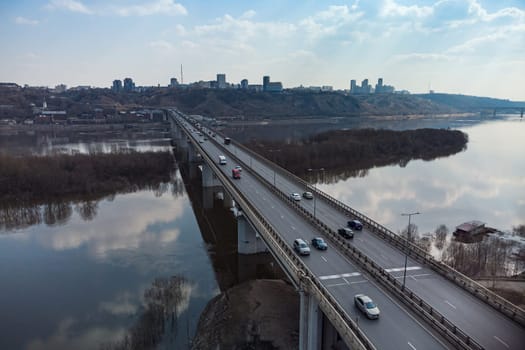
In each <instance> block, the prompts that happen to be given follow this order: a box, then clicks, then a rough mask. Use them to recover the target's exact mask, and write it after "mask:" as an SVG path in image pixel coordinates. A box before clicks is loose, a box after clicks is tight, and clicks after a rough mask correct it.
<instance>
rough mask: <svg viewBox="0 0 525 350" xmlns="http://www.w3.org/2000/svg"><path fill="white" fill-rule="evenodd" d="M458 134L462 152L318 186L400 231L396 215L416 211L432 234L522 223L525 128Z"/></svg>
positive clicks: (487, 127)
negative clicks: (465, 226)
mask: <svg viewBox="0 0 525 350" xmlns="http://www.w3.org/2000/svg"><path fill="white" fill-rule="evenodd" d="M462 131H464V132H466V133H468V135H469V140H470V141H469V148H468V149H467V150H466V151H465V152H462V153H458V154H456V155H454V156H452V157H448V158H439V159H436V160H433V161H422V160H415V161H411V162H410V163H409V164H407V165H406V167H398V166H387V167H382V168H373V169H370V170H369V171H368V174H367V176H366V177H356V178H351V179H348V180H342V181H341V180H339V181H337V182H335V183H320V184H318V187H319V188H321V189H322V190H324V191H326V192H328V193H329V194H331V195H332V196H334V197H336V198H338V199H339V200H342V201H343V202H345V203H348V204H350V205H351V206H352V207H354V208H356V209H357V210H359V211H361V212H363V213H366V214H368V215H369V216H371V217H372V218H374V219H375V220H376V221H378V222H380V223H382V224H384V225H385V226H387V227H390V228H391V229H393V230H394V231H398V232H399V231H401V230H402V229H403V228H405V227H406V224H407V223H406V220H405V218H403V217H401V216H400V214H401V213H402V212H406V211H414V210H416V211H420V212H421V213H422V215H418V217H417V218H416V223H417V225H418V226H419V227H420V231H421V232H433V231H434V230H435V228H436V227H438V226H439V225H440V224H445V225H447V226H448V227H449V228H451V229H452V231H453V228H454V227H455V226H457V225H459V224H461V223H463V222H465V221H470V220H480V221H483V222H486V223H487V226H489V227H495V228H498V229H501V230H506V231H510V229H511V227H512V226H517V225H519V224H523V223H524V222H523V220H524V219H523V218H524V217H525V202H524V201H523V194H524V193H525V177H524V176H523V174H525V162H523V161H522V156H521V154H520V152H521V150H523V149H524V148H525V139H524V138H523V134H524V132H525V124H524V123H522V122H521V121H520V120H516V119H510V120H506V121H495V122H492V123H485V124H479V125H475V126H472V127H467V128H463V129H462ZM328 179H330V178H329V177H328Z"/></svg>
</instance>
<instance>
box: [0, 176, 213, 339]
mask: <svg viewBox="0 0 525 350" xmlns="http://www.w3.org/2000/svg"><path fill="white" fill-rule="evenodd" d="M175 178H176V179H177V180H176V181H177V183H180V184H182V179H181V177H180V174H179V173H177V174H175ZM175 187H177V186H174V185H172V184H168V185H166V186H163V187H162V190H157V191H139V192H135V193H129V194H125V195H122V194H119V195H115V196H113V197H110V198H105V199H100V200H97V201H86V202H81V203H68V202H65V203H52V204H50V205H44V206H40V207H39V206H33V207H31V206H30V207H26V208H19V209H18V211H16V214H13V213H12V210H13V209H12V208H8V210H7V211H4V212H3V216H4V217H9V218H11V219H10V220H11V221H9V220H8V222H11V223H13V226H16V225H15V224H14V223H15V222H16V223H20V222H24V225H25V226H24V227H20V226H16V227H18V228H17V229H13V230H11V231H7V230H5V228H4V229H2V230H0V233H3V234H1V235H0V256H1V257H2V265H1V267H0V279H1V280H2V281H3V282H2V293H0V309H1V310H2V317H1V318H0V348H1V349H73V348H74V349H97V348H98V347H99V345H100V343H101V342H105V343H110V344H119V341H121V340H122V339H124V338H123V337H124V335H126V334H128V335H129V334H131V333H133V329H136V328H138V329H142V328H144V326H143V325H144V322H145V320H146V321H147V320H149V319H150V318H151V317H153V316H152V315H156V312H157V311H159V310H161V308H159V307H158V306H154V307H151V308H148V303H149V302H150V301H151V302H153V301H152V298H153V297H152V296H151V295H150V294H148V296H147V297H145V296H144V293H145V291H147V290H148V289H151V288H153V287H155V288H157V290H162V292H161V294H162V295H165V296H166V295H169V293H171V292H169V291H168V290H171V289H172V288H171V287H172V286H173V285H174V282H173V283H172V282H169V281H171V280H170V278H171V276H173V275H174V273H177V276H179V277H180V278H182V276H184V281H185V282H184V283H182V282H181V283H180V285H181V289H180V292H179V294H177V295H180V298H178V299H177V300H178V302H177V306H176V307H175V306H174V304H173V302H172V301H170V300H172V299H169V298H168V299H167V301H169V303H167V304H166V305H167V306H166V308H165V309H166V310H168V309H169V310H171V311H170V313H169V315H168V316H169V317H168V316H166V317H167V318H168V319H170V320H171V318H172V316H171V312H172V311H173V310H175V309H176V316H177V317H178V319H180V320H182V321H181V322H172V323H171V325H170V327H172V328H175V329H176V332H175V331H174V332H172V331H171V330H168V329H165V330H164V329H163V331H166V333H165V335H163V336H162V337H161V338H162V339H160V338H159V336H158V334H160V333H158V332H159V331H158V330H156V331H153V330H150V331H149V332H150V333H148V334H150V335H155V334H157V335H156V336H155V337H156V338H155V339H157V341H160V343H162V344H169V346H170V347H172V348H173V347H174V348H178V349H185V348H186V345H187V338H188V337H187V334H188V332H189V333H190V335H191V334H192V332H193V331H194V327H195V325H196V323H197V320H198V317H199V315H200V311H201V310H202V309H203V308H204V306H205V304H206V302H207V301H208V300H209V299H211V298H212V297H213V296H214V295H216V293H217V285H216V284H215V282H214V281H215V278H214V273H213V270H212V269H211V267H210V265H209V260H208V256H207V252H206V250H205V249H203V246H202V238H200V235H199V229H198V227H197V225H196V223H195V220H194V219H193V215H192V214H191V208H190V206H189V202H188V198H187V197H186V195H185V194H184V192H183V191H184V188H183V187H179V188H177V189H175ZM170 193H176V194H178V195H177V196H175V197H173V196H171V195H169V194H170ZM13 217H16V218H18V219H17V220H13V219H12V218H13ZM28 217H29V218H31V219H27V218H28ZM64 218H68V219H67V222H64ZM86 218H88V219H89V221H86V220H85V219H86ZM47 223H53V225H48V224H47ZM30 224H32V225H31V226H30ZM13 232H16V234H6V233H13ZM156 279H160V280H159V281H161V280H165V281H168V282H158V283H160V285H159V284H158V283H157V282H154V281H155V280H156ZM163 283H167V286H166V287H165V288H164V287H162V285H163ZM175 284H176V283H175ZM152 286H153V287H152ZM159 288H160V289H159ZM163 288H164V289H163ZM166 293H167V294H166ZM148 298H149V299H148ZM163 301H166V300H164V299H163ZM162 310H164V309H162ZM163 312H164V311H163ZM28 315H30V317H27V316H28ZM155 317H156V319H158V316H155ZM155 317H154V319H155ZM165 324H166V325H167V324H168V323H165ZM154 325H158V323H154ZM150 328H156V326H155V327H153V326H152V327H150ZM151 332H157V333H155V334H153V333H151ZM169 334H172V336H171V338H170V336H169ZM175 334H179V335H180V334H183V335H184V336H177V337H176V339H174V337H175ZM130 337H131V336H130ZM159 339H160V340H159ZM159 346H160V345H159ZM166 346H168V345H166Z"/></svg>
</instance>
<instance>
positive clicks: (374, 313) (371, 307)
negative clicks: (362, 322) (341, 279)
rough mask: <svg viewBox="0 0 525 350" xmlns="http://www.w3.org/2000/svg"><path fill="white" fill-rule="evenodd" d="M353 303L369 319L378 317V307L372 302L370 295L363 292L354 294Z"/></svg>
mask: <svg viewBox="0 0 525 350" xmlns="http://www.w3.org/2000/svg"><path fill="white" fill-rule="evenodd" d="M354 303H355V306H357V308H358V309H359V310H361V312H363V313H364V314H365V315H366V317H368V318H370V319H376V318H379V308H378V307H377V305H376V304H374V302H373V301H372V299H370V297H368V296H366V295H364V294H356V295H355V296H354Z"/></svg>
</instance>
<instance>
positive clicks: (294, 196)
mask: <svg viewBox="0 0 525 350" xmlns="http://www.w3.org/2000/svg"><path fill="white" fill-rule="evenodd" d="M290 198H291V199H293V200H294V201H300V200H301V195H300V194H299V193H297V192H294V193H290Z"/></svg>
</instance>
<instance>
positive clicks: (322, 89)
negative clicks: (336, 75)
mask: <svg viewBox="0 0 525 350" xmlns="http://www.w3.org/2000/svg"><path fill="white" fill-rule="evenodd" d="M321 91H325V92H326V91H334V88H333V87H332V86H330V85H323V86H321Z"/></svg>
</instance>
